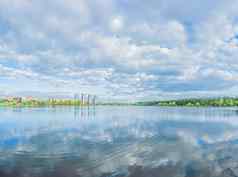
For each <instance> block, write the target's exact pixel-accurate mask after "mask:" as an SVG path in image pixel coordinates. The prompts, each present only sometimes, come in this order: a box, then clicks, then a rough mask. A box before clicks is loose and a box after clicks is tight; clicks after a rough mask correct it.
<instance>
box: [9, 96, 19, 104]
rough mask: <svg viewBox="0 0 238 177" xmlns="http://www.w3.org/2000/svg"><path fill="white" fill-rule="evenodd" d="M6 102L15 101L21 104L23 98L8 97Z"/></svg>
mask: <svg viewBox="0 0 238 177" xmlns="http://www.w3.org/2000/svg"><path fill="white" fill-rule="evenodd" d="M6 100H7V101H8V102H11V101H15V102H16V103H21V102H22V97H7V98H6Z"/></svg>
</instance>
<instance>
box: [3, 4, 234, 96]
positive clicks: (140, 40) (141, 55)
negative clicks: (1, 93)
mask: <svg viewBox="0 0 238 177" xmlns="http://www.w3.org/2000/svg"><path fill="white" fill-rule="evenodd" d="M178 6H183V10H180V8H178ZM236 7H237V6H236V2H235V4H231V3H227V2H226V1H225V0H219V1H216V2H208V1H205V0H203V1H202V2H199V3H198V2H197V1H195V0H193V1H190V2H187V1H172V0H169V1H166V2H165V1H160V0H159V1H155V0H152V1H150V2H149V3H148V2H139V1H137V0H135V1H125V0H122V1H115V0H99V1H97V2H95V1H92V0H87V1H86V0H82V1H78V2H76V1H73V0H69V1H65V0H59V1H56V0H53V1H50V2H49V1H45V0H43V1H29V0H13V1H11V3H10V2H9V1H6V0H2V1H1V2H0V26H1V29H0V64H1V65H0V66H1V68H0V69H1V74H0V79H3V78H4V83H1V84H3V85H5V86H6V85H9V88H8V89H9V90H11V87H13V86H14V87H15V88H18V90H19V91H23V90H24V89H25V88H23V87H21V86H19V85H18V83H19V82H15V81H14V79H13V78H17V79H18V80H25V82H26V83H28V85H29V88H28V89H29V90H32V89H34V90H37V87H36V86H34V85H33V84H32V82H31V81H34V82H35V83H38V84H36V85H38V86H39V85H44V89H45V90H47V89H49V90H53V89H56V88H57V89H58V90H60V91H69V92H76V91H77V92H83V91H84V92H85V91H86V92H90V93H97V94H98V95H103V96H105V95H107V96H108V97H112V98H120V99H128V98H131V99H151V98H153V99H156V98H163V97H168V96H170V97H179V96H181V95H183V96H191V95H196V94H197V95H201V93H202V95H205V96H207V95H209V96H211V95H217V94H218V90H220V94H222V95H224V93H225V90H227V89H230V88H233V89H232V90H233V93H234V94H235V92H236V89H235V88H236V85H237V79H236V78H237V75H238V70H237V66H238V61H237V60H236V58H237V57H238V46H237V44H238V37H237V33H238V23H237V22H238V21H237V8H236ZM26 78H27V79H26ZM9 82H10V83H11V84H9ZM6 83H8V84H6ZM39 88H42V87H39ZM39 90H40V89H39Z"/></svg>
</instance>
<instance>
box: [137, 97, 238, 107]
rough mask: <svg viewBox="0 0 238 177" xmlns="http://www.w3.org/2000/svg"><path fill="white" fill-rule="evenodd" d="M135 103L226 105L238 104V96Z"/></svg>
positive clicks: (139, 103)
mask: <svg viewBox="0 0 238 177" xmlns="http://www.w3.org/2000/svg"><path fill="white" fill-rule="evenodd" d="M135 105H138V106H191V107H201V106H214V107H225V106H227V107H228V106H229V107H232V106H238V98H207V99H205V98H201V99H197V98H195V99H180V100H166V101H147V102H137V103H135Z"/></svg>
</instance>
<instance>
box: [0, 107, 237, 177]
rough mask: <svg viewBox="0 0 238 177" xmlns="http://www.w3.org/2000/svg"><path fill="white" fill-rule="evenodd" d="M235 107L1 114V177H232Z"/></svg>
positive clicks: (5, 111) (234, 167)
mask: <svg viewBox="0 0 238 177" xmlns="http://www.w3.org/2000/svg"><path fill="white" fill-rule="evenodd" d="M237 175H238V111H236V108H165V107H164V108H159V107H96V108H95V109H93V108H91V109H87V108H84V109H80V108H69V107H59V108H32V109H29V108H24V109H20V108H18V109H17V108H15V109H13V108H0V177H78V176H79V177H213V176H214V177H235V176H237Z"/></svg>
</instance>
